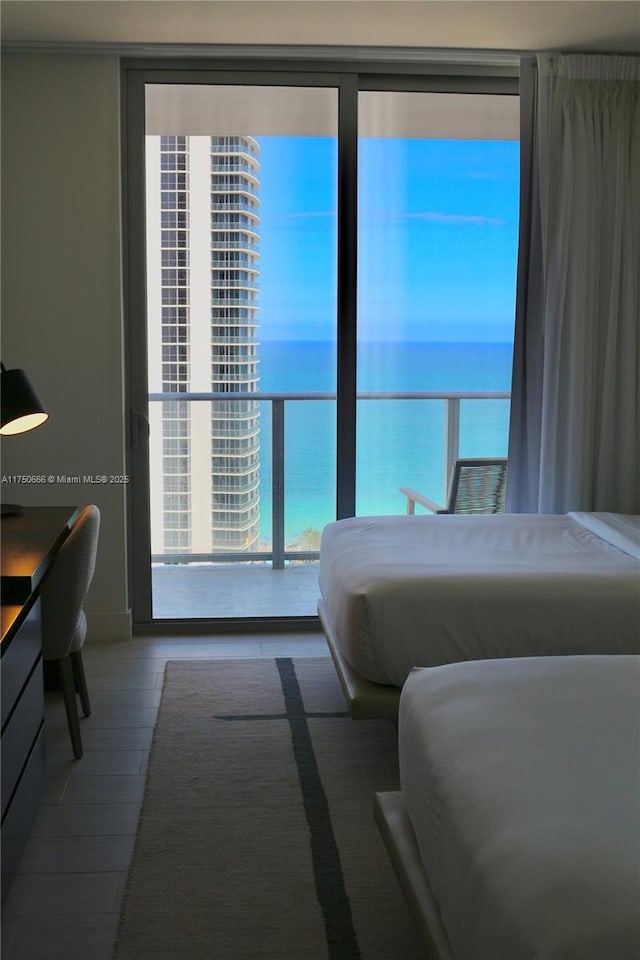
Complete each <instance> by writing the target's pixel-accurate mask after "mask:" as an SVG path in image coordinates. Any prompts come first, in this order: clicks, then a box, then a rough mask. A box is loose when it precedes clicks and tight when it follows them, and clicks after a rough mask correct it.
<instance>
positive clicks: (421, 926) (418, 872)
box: [373, 791, 454, 960]
mask: <svg viewBox="0 0 640 960" xmlns="http://www.w3.org/2000/svg"><path fill="white" fill-rule="evenodd" d="M373 811H374V818H375V821H376V824H377V826H378V829H379V831H380V833H381V835H382V839H383V841H384V845H385V847H386V848H387V853H388V854H389V859H390V860H391V863H392V866H393V869H394V870H395V874H396V876H397V878H398V882H399V883H400V887H401V889H402V892H403V894H404V896H405V899H406V901H407V903H408V905H409V909H410V911H411V913H412V914H413V917H414V920H415V921H416V924H417V926H418V930H419V932H420V936H421V938H422V941H423V943H424V946H425V950H426V953H425V957H426V960H454V956H453V953H452V952H451V946H450V944H449V939H448V937H447V934H446V932H445V929H444V927H443V925H442V920H441V918H440V911H439V910H438V906H437V904H436V901H435V898H434V896H433V893H432V891H431V887H430V886H429V881H428V880H427V877H426V874H425V872H424V867H423V866H422V860H421V858H420V851H419V849H418V843H417V841H416V836H415V833H414V832H413V827H412V825H411V820H410V818H409V814H408V813H407V808H406V807H405V804H404V798H403V796H402V792H401V791H396V792H388V793H376V795H375V799H374V808H373Z"/></svg>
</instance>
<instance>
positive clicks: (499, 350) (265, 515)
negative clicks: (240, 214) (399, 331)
mask: <svg viewBox="0 0 640 960" xmlns="http://www.w3.org/2000/svg"><path fill="white" fill-rule="evenodd" d="M512 354H513V350H512V345H511V344H509V343H475V344H474V343H426V342H417V343H377V342H376V343H361V344H359V346H358V378H357V384H358V393H365V392H371V393H380V392H384V393H389V392H396V393H398V392H402V393H411V392H419V391H445V390H459V391H509V390H510V387H511V363H512ZM335 370H336V353H335V344H334V343H326V342H317V341H298V342H291V341H266V342H263V343H261V345H260V386H259V388H260V390H261V391H262V392H267V393H276V392H278V393H305V392H307V393H308V392H311V393H316V392H326V393H335V389H336V372H335ZM508 422H509V401H508V400H463V401H462V402H461V406H460V455H461V456H504V455H505V454H506V450H507V433H508ZM336 428H337V427H336V405H335V401H333V400H322V401H309V400H299V401H288V402H287V403H286V405H285V540H286V542H287V544H293V543H295V541H296V539H297V538H298V537H299V536H300V534H301V533H302V531H303V530H306V529H309V528H311V529H314V530H318V531H320V530H321V529H322V527H323V526H324V525H325V524H326V523H328V522H330V521H331V520H334V519H335V476H336V456H335V448H336ZM444 439H445V401H443V400H417V399H402V400H401V399H379V400H378V399H361V400H359V401H358V406H357V444H356V446H357V454H356V476H357V487H356V513H357V514H358V515H359V516H366V515H372V514H401V513H404V512H405V507H406V501H405V499H404V497H403V496H402V495H401V494H400V493H399V487H400V486H411V487H414V488H416V489H418V490H421V491H422V492H423V493H426V494H427V495H428V496H431V497H432V498H434V499H435V500H437V501H439V502H443V500H444V496H445V477H444ZM260 448H261V449H260V470H261V480H260V539H261V540H265V541H270V540H271V489H272V483H271V480H272V475H271V404H270V403H269V402H267V401H265V402H263V403H262V404H261V428H260Z"/></svg>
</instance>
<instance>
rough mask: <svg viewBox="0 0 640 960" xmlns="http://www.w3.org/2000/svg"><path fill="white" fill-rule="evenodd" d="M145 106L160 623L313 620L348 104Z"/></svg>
mask: <svg viewBox="0 0 640 960" xmlns="http://www.w3.org/2000/svg"><path fill="white" fill-rule="evenodd" d="M145 107H146V109H145V117H146V128H145V157H146V190H145V196H146V287H147V311H146V340H147V345H148V356H147V377H148V383H149V395H148V401H149V425H150V431H149V464H150V523H151V564H152V604H153V607H152V614H153V617H154V619H164V618H174V617H179V618H184V617H197V618H206V617H225V616H226V617H233V616H237V615H239V614H242V615H251V616H262V617H267V616H280V615H282V614H283V613H284V612H286V613H288V614H289V615H298V616H304V615H312V614H313V613H314V611H315V604H316V599H317V584H316V570H315V563H313V561H315V560H316V559H317V551H318V545H319V538H320V531H321V529H322V527H323V526H324V525H325V524H326V523H328V522H329V521H330V520H332V519H334V517H335V513H334V510H335V447H336V444H335V422H336V413H335V409H336V402H335V394H336V289H337V285H336V268H337V259H336V248H337V240H336V225H337V91H336V90H335V89H330V88H320V87H292V86H268V85H261V86H257V85H246V86H245V85H242V86H241V85H230V84H206V85H191V84H160V83H156V84H147V86H146V89H145ZM285 570H286V573H287V576H286V578H285V576H284V575H283V574H284V571H285ZM275 572H277V573H278V575H277V576H273V575H272V574H273V573H275Z"/></svg>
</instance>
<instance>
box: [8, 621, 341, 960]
mask: <svg viewBox="0 0 640 960" xmlns="http://www.w3.org/2000/svg"><path fill="white" fill-rule="evenodd" d="M274 656H295V657H302V656H328V649H327V646H326V643H325V641H324V638H323V637H322V635H321V634H318V633H310V634H306V635H302V634H300V635H298V634H288V635H286V636H282V637H278V636H277V635H270V636H268V637H267V636H263V637H259V636H255V637H246V636H243V637H241V638H238V637H230V638H223V637H216V638H215V639H211V638H206V637H198V638H195V639H194V638H188V637H184V638H180V637H171V638H169V637H159V638H153V637H144V638H136V639H134V640H131V641H129V642H127V643H105V644H87V645H85V648H84V651H83V657H84V663H85V670H86V674H87V683H88V686H89V692H90V696H91V701H92V708H93V709H92V714H91V716H90V717H88V718H86V719H83V720H82V721H81V730H82V738H83V745H84V755H83V757H82V758H81V759H80V760H74V759H73V755H72V752H71V744H70V741H69V735H68V731H67V726H66V719H65V715H64V707H63V705H62V699H61V696H60V695H59V694H56V693H47V695H46V707H45V733H46V745H47V781H46V788H45V796H44V800H43V802H42V804H41V805H40V808H39V811H38V814H37V817H36V821H35V823H34V827H33V830H32V833H31V836H30V838H29V841H28V843H27V845H26V847H25V850H24V854H23V857H22V860H21V863H20V866H19V869H18V873H17V874H16V877H15V879H14V882H13V884H12V887H11V889H10V891H9V894H8V896H7V899H6V901H5V903H4V904H3V908H2V958H3V960H111V958H112V953H113V945H114V942H115V936H116V931H117V925H118V917H119V910H120V904H121V900H122V895H123V890H124V885H125V882H126V877H127V871H128V868H129V863H130V860H131V854H132V851H133V844H134V840H135V832H136V826H137V822H138V815H139V813H140V806H141V802H142V795H143V790H144V781H145V771H146V765H147V761H148V756H149V749H150V746H151V740H152V736H153V727H154V724H155V719H156V714H157V709H158V704H159V702H160V693H161V690H162V681H163V672H164V666H165V663H166V661H167V660H171V659H173V660H184V659H189V658H193V659H216V658H232V657H274Z"/></svg>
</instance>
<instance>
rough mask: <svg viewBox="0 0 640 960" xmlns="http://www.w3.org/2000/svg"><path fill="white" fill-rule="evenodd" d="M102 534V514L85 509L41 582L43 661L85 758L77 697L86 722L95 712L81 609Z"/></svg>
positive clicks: (76, 749)
mask: <svg viewBox="0 0 640 960" xmlns="http://www.w3.org/2000/svg"><path fill="white" fill-rule="evenodd" d="M99 531H100V511H99V510H98V508H97V507H96V506H93V505H90V506H87V507H84V508H83V509H82V510H81V511H80V514H79V515H78V518H77V519H76V521H75V523H74V524H73V526H72V528H71V532H70V533H69V536H68V537H67V539H66V540H65V541H64V543H63V544H62V546H61V547H60V549H59V551H58V553H57V554H56V556H55V558H54V560H53V563H52V564H51V567H50V568H49V570H48V571H47V573H46V575H45V577H44V578H43V580H42V584H41V588H40V594H41V597H42V651H43V657H44V660H45V661H54V662H55V663H56V664H57V667H58V676H59V680H60V685H61V687H62V693H63V695H64V705H65V709H66V712H67V723H68V725H69V734H70V736H71V745H72V747H73V755H74V756H75V757H76V759H80V757H81V756H82V739H81V737H80V722H79V720H78V705H77V702H76V694H78V695H79V697H80V703H81V705H82V712H83V714H84V716H85V717H88V716H89V714H90V713H91V704H90V702H89V693H88V691H87V682H86V679H85V675H84V666H83V664H82V654H81V652H80V651H81V647H82V644H83V643H84V639H85V636H86V634H87V618H86V616H85V613H84V610H83V609H82V604H83V603H84V599H85V597H86V595H87V591H88V590H89V587H90V585H91V581H92V579H93V572H94V570H95V565H96V553H97V549H98V534H99Z"/></svg>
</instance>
